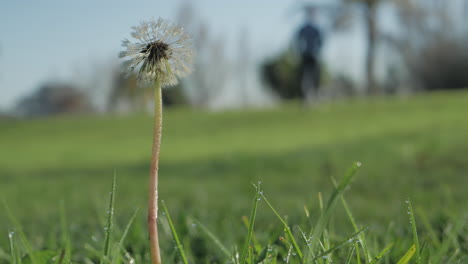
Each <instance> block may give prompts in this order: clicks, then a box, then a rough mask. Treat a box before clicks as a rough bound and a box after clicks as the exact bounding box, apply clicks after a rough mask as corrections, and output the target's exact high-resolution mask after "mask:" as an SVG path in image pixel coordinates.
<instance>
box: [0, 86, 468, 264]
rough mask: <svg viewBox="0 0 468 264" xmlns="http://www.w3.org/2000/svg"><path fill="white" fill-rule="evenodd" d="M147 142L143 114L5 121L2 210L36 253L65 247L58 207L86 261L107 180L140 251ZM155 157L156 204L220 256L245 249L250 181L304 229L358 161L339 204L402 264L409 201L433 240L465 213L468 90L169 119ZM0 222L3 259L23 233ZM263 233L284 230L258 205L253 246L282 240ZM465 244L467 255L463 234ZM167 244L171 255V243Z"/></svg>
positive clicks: (119, 220)
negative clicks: (205, 231)
mask: <svg viewBox="0 0 468 264" xmlns="http://www.w3.org/2000/svg"><path fill="white" fill-rule="evenodd" d="M151 130H152V119H151V116H150V115H146V114H140V115H131V116H74V117H70V116H66V117H65V116H63V117H54V118H47V119H34V120H0V182H1V184H0V199H4V200H5V201H6V204H7V205H8V207H9V208H10V209H11V211H12V214H13V215H14V216H15V217H16V218H17V219H18V221H19V222H20V223H21V225H22V226H23V228H24V231H25V233H26V235H27V236H28V239H29V240H30V241H31V243H32V244H33V245H34V247H35V248H38V249H43V248H51V247H56V246H57V244H59V242H57V241H58V240H60V239H59V238H60V230H61V225H60V218H61V217H60V215H61V213H60V212H61V209H60V208H64V210H62V211H65V212H66V213H65V214H66V218H67V226H68V229H69V232H70V236H71V238H72V241H74V243H73V244H74V245H73V246H74V248H76V252H87V251H86V250H85V249H84V248H86V247H85V246H84V245H85V243H89V244H91V245H94V244H96V245H99V241H102V237H103V225H104V222H105V217H106V210H107V209H106V206H107V204H108V199H109V198H108V196H109V191H110V188H111V183H112V178H113V175H114V173H115V174H116V175H117V193H116V208H115V213H116V216H115V217H116V218H115V219H116V224H117V226H120V228H121V229H122V227H123V226H125V224H126V223H127V221H128V220H129V218H130V217H131V215H132V213H133V212H134V210H135V209H136V208H138V207H139V208H141V209H142V210H140V213H139V215H138V217H137V221H136V223H135V225H134V227H133V228H132V231H131V233H130V235H129V238H128V239H129V241H130V242H129V243H132V245H133V246H134V247H135V248H136V247H137V246H138V245H141V247H142V248H144V245H145V243H146V237H145V234H144V232H143V230H144V221H145V212H144V211H145V206H146V202H145V199H146V195H147V194H146V192H147V178H148V173H149V159H150V152H151V133H152V131H151ZM161 151H162V154H161V162H160V198H161V199H163V200H165V201H166V203H167V205H168V207H169V210H170V212H171V215H172V218H173V220H174V222H175V223H176V226H178V229H179V230H180V233H181V234H180V235H181V237H182V240H183V241H184V243H186V244H190V243H192V244H193V243H194V242H193V241H194V240H195V238H194V237H195V236H196V235H194V234H193V231H191V229H190V225H191V224H189V222H190V221H191V219H198V220H200V221H201V222H203V223H204V224H205V226H206V227H208V228H209V229H210V230H212V231H213V233H215V234H217V235H218V236H219V237H220V239H221V240H222V241H223V243H225V245H226V246H228V247H232V245H234V243H236V242H238V241H240V240H242V239H243V237H244V236H245V233H246V232H244V229H245V228H244V227H243V223H242V216H248V215H249V214H250V208H251V206H252V198H253V195H254V193H255V189H254V187H253V186H252V183H257V182H258V181H261V182H262V188H263V190H264V194H265V196H266V197H268V199H269V200H270V201H271V203H272V204H273V205H274V206H275V208H276V210H277V211H278V212H279V213H280V214H281V215H282V216H287V219H288V222H289V223H290V224H291V225H295V224H303V223H307V218H306V216H305V215H306V213H305V210H304V207H306V208H307V209H308V211H309V212H310V218H311V219H316V218H318V215H319V211H320V208H319V199H318V197H319V196H318V193H319V192H321V193H322V195H323V197H324V199H326V198H327V197H328V196H329V194H330V193H331V192H332V191H333V184H332V181H331V179H332V178H333V179H336V180H339V179H340V178H341V177H342V176H343V175H344V174H345V173H346V171H347V169H348V168H349V167H350V166H351V165H352V164H353V162H354V161H360V162H361V163H362V164H363V165H362V167H361V169H360V170H359V171H358V173H357V175H356V178H355V180H354V181H353V183H352V184H351V188H349V189H348V190H347V192H346V193H345V197H346V200H347V202H348V205H349V207H350V209H351V210H352V212H353V213H354V216H355V218H356V221H357V222H358V223H359V224H362V225H368V226H369V228H368V230H367V231H366V233H367V235H368V236H369V237H374V240H373V241H374V243H375V244H379V245H380V244H382V245H385V244H387V242H391V240H392V239H393V240H395V239H396V240H398V239H401V241H403V242H401V243H400V244H402V246H401V249H400V251H399V252H397V253H398V254H400V256H401V255H402V254H404V253H405V250H403V248H405V247H406V246H411V239H412V237H411V225H410V224H409V222H408V221H409V220H408V215H407V205H406V204H405V201H406V200H408V199H411V201H412V204H413V207H414V209H415V214H416V218H417V219H421V222H420V223H421V227H420V228H422V227H423V226H424V225H423V224H424V223H426V224H428V225H430V226H432V228H433V230H440V233H441V234H443V232H444V231H443V230H444V228H446V226H450V225H451V221H455V220H456V219H460V218H462V217H465V216H464V214H465V215H466V212H467V211H468V204H467V203H466V201H467V200H468V192H467V191H466V189H467V186H468V175H467V174H468V93H467V92H456V93H433V94H426V95H416V96H411V97H390V98H374V99H353V100H345V101H337V102H333V103H323V104H320V105H317V106H314V107H309V108H305V107H302V106H301V105H300V104H296V103H289V104H286V105H283V106H281V107H277V108H271V109H261V110H254V109H249V110H241V111H223V112H211V111H206V110H190V109H168V110H167V111H165V113H164V129H163V144H162V149H161ZM0 211H1V212H2V213H0V228H1V229H0V231H1V233H0V234H2V235H1V236H0V248H2V249H3V251H1V250H0V253H1V252H8V235H7V234H8V232H9V230H15V228H17V227H15V226H13V225H12V224H11V223H10V221H9V220H8V217H7V214H6V213H3V212H4V210H0ZM62 219H63V216H62ZM452 224H455V223H452ZM62 229H63V228H62ZM271 230H276V231H278V230H279V231H278V232H280V231H281V225H280V223H279V221H278V220H277V218H276V217H275V215H274V214H273V213H272V212H271V210H270V209H269V208H268V206H266V205H265V204H264V203H262V202H260V203H259V209H258V215H257V225H256V231H255V234H256V235H257V239H259V240H260V241H271V240H275V239H277V237H275V235H274V234H277V233H278V232H276V231H275V232H271ZM350 232H352V226H351V225H350V223H349V220H348V218H347V217H346V213H345V212H344V210H343V209H342V208H341V207H340V206H338V207H337V211H336V213H335V214H334V217H333V218H332V221H331V224H330V233H331V235H332V236H335V237H337V238H339V237H344V235H342V234H349V233H350ZM272 234H273V235H272ZM389 234H392V235H391V236H390V238H389V237H388V236H389ZM420 235H421V236H422V239H424V238H425V234H424V232H420ZM460 236H462V239H461V241H462V242H463V241H464V243H465V246H466V239H467V235H466V233H462V234H460ZM167 237H168V239H169V237H170V236H169V235H167ZM188 237H190V238H188ZM406 237H407V238H408V239H409V242H408V241H406V240H405V239H406ZM161 243H162V244H165V245H164V247H165V248H166V252H171V249H173V243H172V241H171V242H164V239H163V240H162V242H161ZM88 246H89V245H88ZM463 246H464V245H463V244H461V245H460V248H461V256H465V258H464V260H467V259H466V256H467V255H468V253H467V252H466V248H465V249H463ZM381 249H382V248H381ZM406 249H407V248H406ZM88 251H89V250H88ZM397 253H395V254H397ZM169 254H170V253H166V255H169ZM463 254H465V255H463ZM1 255H2V254H0V257H1ZM387 261H388V263H389V261H390V262H391V261H392V260H391V259H387ZM0 263H1V258H0ZM207 263H208V261H207ZM212 263H218V262H216V261H214V262H212ZM219 263H223V262H219Z"/></svg>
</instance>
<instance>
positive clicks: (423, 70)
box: [408, 38, 468, 90]
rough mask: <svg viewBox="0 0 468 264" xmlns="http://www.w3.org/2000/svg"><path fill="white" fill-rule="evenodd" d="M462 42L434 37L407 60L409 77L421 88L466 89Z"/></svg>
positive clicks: (467, 66) (467, 59)
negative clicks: (410, 75)
mask: <svg viewBox="0 0 468 264" xmlns="http://www.w3.org/2000/svg"><path fill="white" fill-rule="evenodd" d="M465 43H466V42H465V41H462V40H458V39H448V38H435V39H434V40H433V41H430V42H427V43H426V44H424V45H423V46H422V48H421V49H420V51H419V52H417V53H415V54H413V55H412V56H411V57H410V58H409V59H408V60H409V61H408V64H409V65H408V66H409V70H410V73H411V74H412V78H413V79H414V81H415V82H417V83H418V84H419V85H420V86H421V87H422V89H424V90H442V89H462V88H468V48H466V45H465Z"/></svg>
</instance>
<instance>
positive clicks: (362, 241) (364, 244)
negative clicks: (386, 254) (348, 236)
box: [332, 179, 372, 264]
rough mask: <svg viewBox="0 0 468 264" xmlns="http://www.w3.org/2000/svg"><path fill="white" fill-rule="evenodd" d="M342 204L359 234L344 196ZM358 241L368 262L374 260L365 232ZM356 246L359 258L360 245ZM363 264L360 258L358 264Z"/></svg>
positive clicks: (334, 182)
mask: <svg viewBox="0 0 468 264" xmlns="http://www.w3.org/2000/svg"><path fill="white" fill-rule="evenodd" d="M332 181H333V185H334V186H335V188H337V183H336V181H335V180H334V179H332ZM341 203H342V204H343V207H344V209H345V211H346V214H347V215H348V218H349V221H350V222H351V225H352V226H353V228H354V232H357V231H358V230H359V228H358V226H357V224H356V220H355V219H354V216H353V213H352V212H351V209H349V206H348V203H347V202H346V199H345V198H344V195H342V196H341ZM358 239H359V243H360V244H361V246H362V249H363V250H364V255H365V256H366V260H367V261H368V262H370V261H371V259H372V256H371V254H370V252H369V249H368V247H367V239H366V234H365V233H364V232H363V233H360V234H359V236H358ZM355 246H356V254H357V255H358V256H359V255H360V254H359V244H357V243H356V244H355ZM360 263H361V259H360V258H358V264H360Z"/></svg>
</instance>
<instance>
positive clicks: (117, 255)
mask: <svg viewBox="0 0 468 264" xmlns="http://www.w3.org/2000/svg"><path fill="white" fill-rule="evenodd" d="M139 210H140V208H137V209H136V210H135V212H134V213H133V215H132V217H131V218H130V220H129V221H128V224H127V226H126V227H125V230H124V232H123V234H122V237H120V240H119V243H118V244H117V248H116V250H115V252H114V257H113V258H112V261H111V263H116V262H117V260H118V259H119V257H120V254H119V253H120V251H121V250H122V249H123V243H124V241H125V238H126V237H127V234H128V231H129V230H130V227H131V226H132V224H133V222H134V221H135V218H136V216H137V214H138V211H139Z"/></svg>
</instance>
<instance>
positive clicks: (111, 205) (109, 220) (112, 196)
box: [100, 172, 117, 264]
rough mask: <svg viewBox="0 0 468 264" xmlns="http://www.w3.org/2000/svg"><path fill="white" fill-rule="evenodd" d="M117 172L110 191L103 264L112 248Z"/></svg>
mask: <svg viewBox="0 0 468 264" xmlns="http://www.w3.org/2000/svg"><path fill="white" fill-rule="evenodd" d="M116 178H117V177H116V173H115V172H114V179H113V181H112V190H111V192H110V199H109V208H108V209H107V224H106V227H105V238H104V253H103V255H102V258H101V262H100V263H101V264H102V263H104V258H106V259H108V256H109V248H110V239H111V234H112V228H113V217H114V202H115V183H116Z"/></svg>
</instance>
